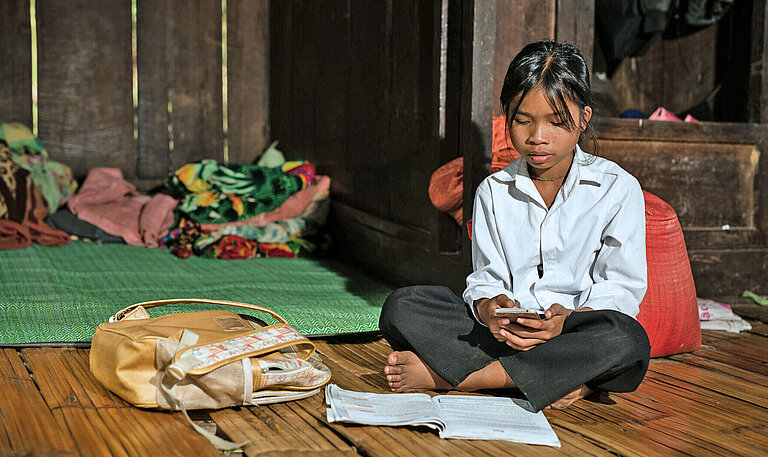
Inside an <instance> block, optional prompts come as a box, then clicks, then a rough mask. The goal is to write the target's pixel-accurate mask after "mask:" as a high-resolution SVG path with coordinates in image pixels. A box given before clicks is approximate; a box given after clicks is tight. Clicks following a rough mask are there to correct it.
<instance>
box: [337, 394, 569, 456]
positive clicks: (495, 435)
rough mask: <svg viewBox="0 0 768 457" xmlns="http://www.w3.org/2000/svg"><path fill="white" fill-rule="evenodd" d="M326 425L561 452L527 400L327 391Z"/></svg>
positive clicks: (551, 433) (549, 429) (546, 425)
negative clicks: (410, 429) (394, 429)
mask: <svg viewBox="0 0 768 457" xmlns="http://www.w3.org/2000/svg"><path fill="white" fill-rule="evenodd" d="M325 402H326V403H327V404H328V406H329V408H328V409H327V410H326V413H327V416H328V422H354V423H358V424H366V425H413V426H422V425H426V426H427V427H432V428H434V429H437V431H438V432H439V435H440V438H463V439H473V440H506V441H514V442H516V443H527V444H544V445H547V446H556V447H560V441H559V440H558V439H557V435H555V432H554V430H552V427H551V426H550V425H549V422H548V421H547V418H546V417H545V416H544V414H543V413H542V412H541V411H539V412H538V413H533V412H531V411H530V410H528V409H526V408H525V407H524V406H523V405H524V404H527V402H526V401H525V400H515V399H512V398H506V397H483V396H479V395H438V396H436V397H430V396H429V395H427V394H373V393H366V392H354V391H351V390H344V389H341V388H339V387H338V386H337V385H335V384H328V385H327V386H326V387H325Z"/></svg>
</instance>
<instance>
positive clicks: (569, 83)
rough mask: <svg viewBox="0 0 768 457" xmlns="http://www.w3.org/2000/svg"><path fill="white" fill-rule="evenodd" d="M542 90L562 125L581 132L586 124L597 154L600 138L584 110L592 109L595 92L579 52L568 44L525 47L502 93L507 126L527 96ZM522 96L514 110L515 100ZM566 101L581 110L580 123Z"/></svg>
mask: <svg viewBox="0 0 768 457" xmlns="http://www.w3.org/2000/svg"><path fill="white" fill-rule="evenodd" d="M533 89H541V90H542V91H544V94H545V95H546V97H547V98H548V99H549V102H550V104H551V105H552V107H553V108H554V110H555V114H556V115H557V117H558V118H559V120H560V122H562V123H563V124H564V125H566V126H567V127H568V128H569V129H574V128H576V129H578V128H580V126H581V124H582V123H584V124H586V126H587V128H586V130H585V132H582V134H581V136H580V138H579V139H580V140H582V139H583V136H584V133H588V134H589V136H590V139H591V140H592V144H593V150H592V153H593V154H594V153H596V152H597V136H596V135H595V131H594V130H593V129H592V126H591V125H590V124H589V122H586V119H585V118H584V107H585V106H592V103H593V101H592V88H591V86H590V84H589V69H588V68H587V62H586V61H585V60H584V56H583V55H582V54H581V51H579V49H578V48H576V47H575V46H573V45H571V44H568V43H558V42H555V41H538V42H535V43H530V44H528V45H526V46H525V47H524V48H523V49H522V50H521V51H520V52H519V53H518V54H517V55H516V56H515V58H514V59H512V63H510V64H509V69H508V70H507V76H506V77H505V78H504V86H503V87H502V89H501V97H500V98H501V107H502V109H503V110H504V114H505V115H506V116H507V125H510V123H511V122H512V120H513V119H514V118H515V116H516V115H517V110H518V109H519V108H520V103H521V102H522V101H523V99H524V98H525V96H526V95H528V92H530V91H531V90H533ZM517 95H520V97H519V99H518V100H517V103H516V104H515V106H510V104H511V103H512V99H514V98H515V97H516V96H517ZM566 100H570V101H572V102H573V103H574V104H576V106H577V107H578V108H579V122H578V123H577V122H576V120H575V119H573V117H572V116H571V112H570V110H568V105H567V103H566Z"/></svg>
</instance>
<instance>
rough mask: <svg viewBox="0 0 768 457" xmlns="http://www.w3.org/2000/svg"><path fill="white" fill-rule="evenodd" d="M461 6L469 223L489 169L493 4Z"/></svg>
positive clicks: (462, 137) (462, 109)
mask: <svg viewBox="0 0 768 457" xmlns="http://www.w3.org/2000/svg"><path fill="white" fill-rule="evenodd" d="M463 7H464V10H463V14H462V28H463V32H462V35H463V36H464V39H463V50H462V63H463V65H462V72H463V73H462V77H461V88H462V91H461V92H462V95H461V102H460V112H461V115H460V130H459V131H460V138H459V144H460V147H461V154H462V156H463V157H464V219H465V220H469V219H470V218H471V217H472V206H473V203H474V196H475V189H477V186H478V185H479V184H480V182H482V180H483V179H485V178H486V177H487V176H488V174H489V173H490V166H491V139H492V136H493V126H492V120H493V100H494V95H493V62H494V51H495V42H496V2H495V0H477V1H466V2H464V3H463ZM464 233H465V234H464V240H465V242H464V243H462V247H463V249H462V250H463V251H464V255H466V256H467V257H468V256H469V254H470V253H469V251H470V250H469V246H470V243H469V240H468V239H467V235H466V232H464Z"/></svg>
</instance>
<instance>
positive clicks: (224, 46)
mask: <svg viewBox="0 0 768 457" xmlns="http://www.w3.org/2000/svg"><path fill="white" fill-rule="evenodd" d="M221 110H222V116H221V118H222V120H223V121H222V122H223V125H222V128H223V130H224V151H223V156H222V157H223V159H224V163H229V120H228V119H227V0H221Z"/></svg>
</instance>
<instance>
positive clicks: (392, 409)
mask: <svg viewBox="0 0 768 457" xmlns="http://www.w3.org/2000/svg"><path fill="white" fill-rule="evenodd" d="M325 402H326V403H327V404H328V405H329V406H330V408H328V409H327V410H326V413H327V416H328V422H336V421H344V422H356V423H359V424H368V425H426V426H429V427H432V428H436V429H438V430H441V429H442V422H441V421H440V413H439V411H438V410H437V407H436V406H435V404H434V403H432V400H431V399H430V397H429V395H427V394H373V393H367V392H354V391H351V390H344V389H341V388H339V387H338V386H337V385H335V384H328V385H327V386H326V387H325Z"/></svg>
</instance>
